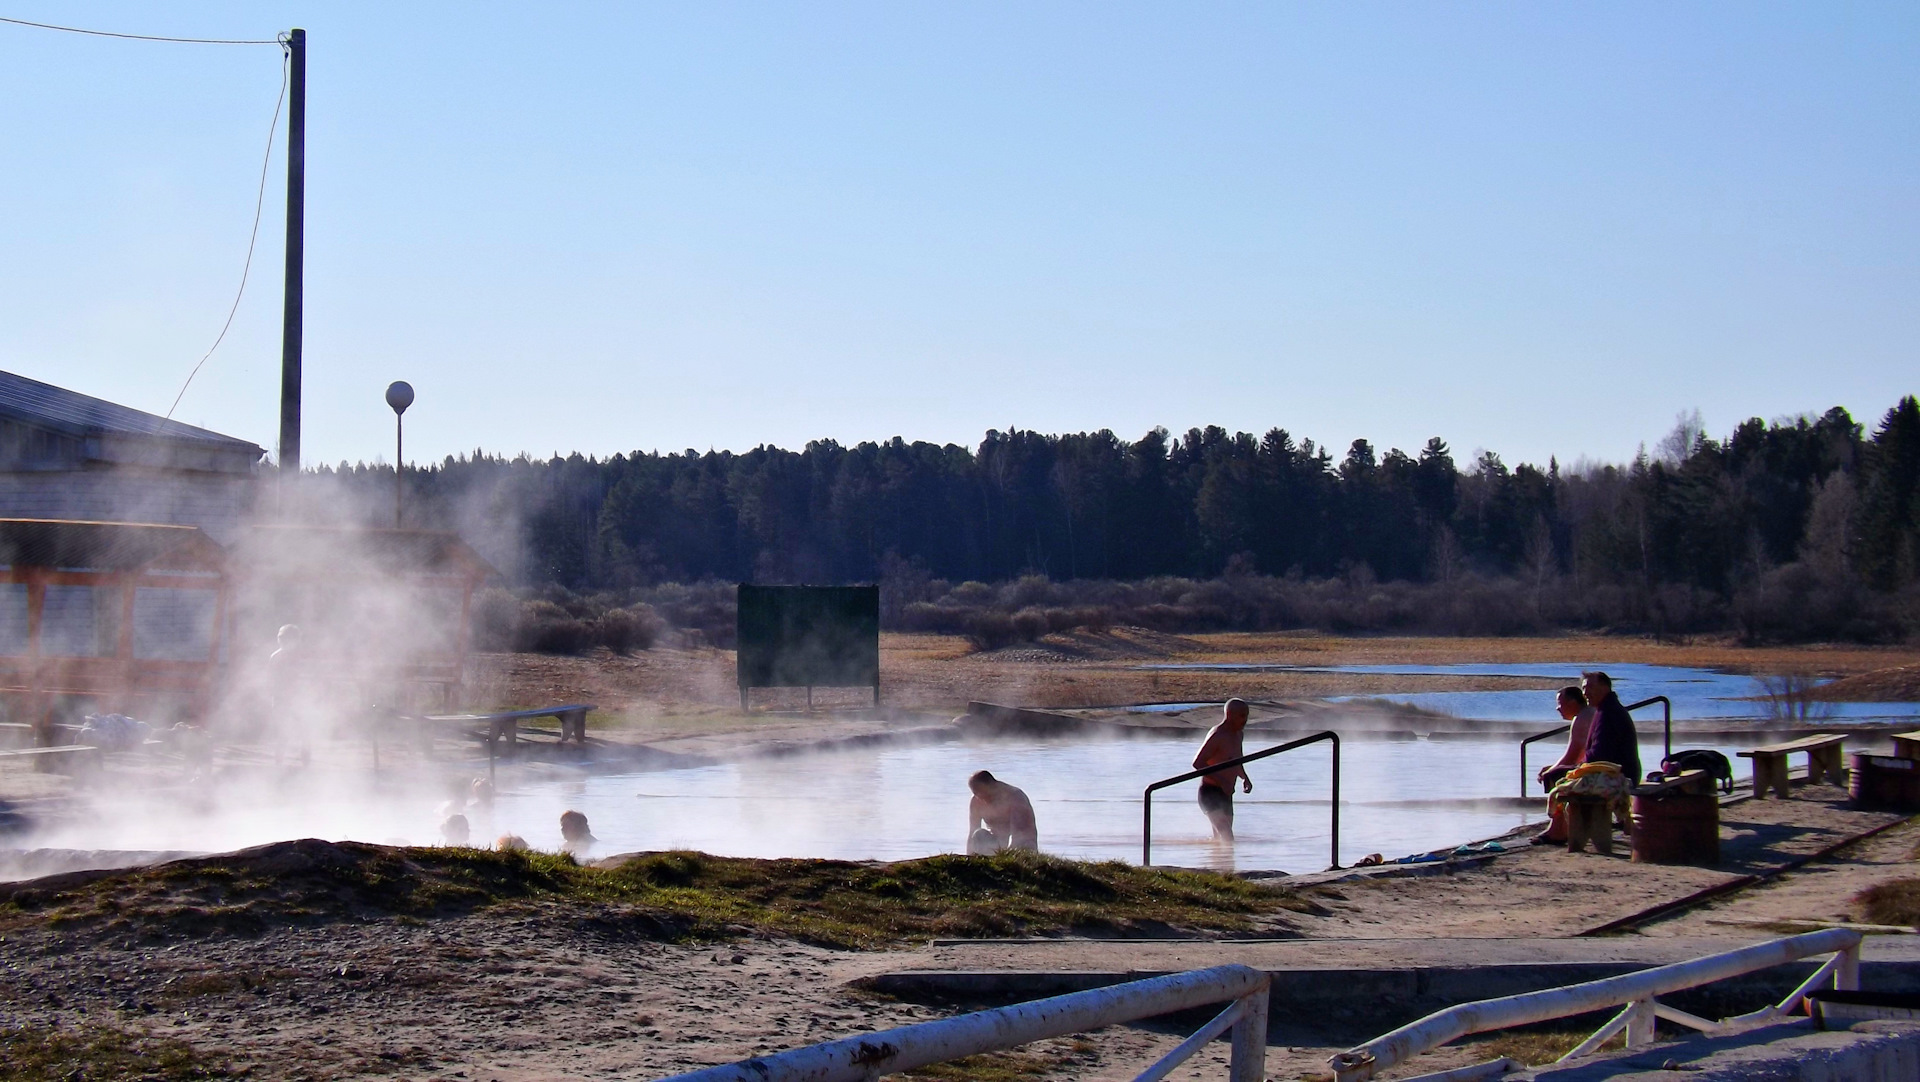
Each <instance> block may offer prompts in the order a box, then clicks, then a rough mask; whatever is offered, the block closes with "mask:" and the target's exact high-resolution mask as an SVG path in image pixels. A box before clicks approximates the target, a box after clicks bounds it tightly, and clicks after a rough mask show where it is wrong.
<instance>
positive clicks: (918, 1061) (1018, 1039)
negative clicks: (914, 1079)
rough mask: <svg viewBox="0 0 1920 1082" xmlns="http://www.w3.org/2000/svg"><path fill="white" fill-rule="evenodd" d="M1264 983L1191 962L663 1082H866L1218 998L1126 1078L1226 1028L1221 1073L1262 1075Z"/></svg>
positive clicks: (1169, 1062) (1176, 1059) (1248, 973)
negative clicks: (1216, 1008) (1209, 1013)
mask: <svg viewBox="0 0 1920 1082" xmlns="http://www.w3.org/2000/svg"><path fill="white" fill-rule="evenodd" d="M1269 983H1270V980H1269V978H1268V977H1267V975H1266V974H1265V973H1262V972H1260V971H1259V970H1257V969H1251V968H1249V967H1247V966H1238V965H1235V966H1215V967H1213V968H1212V969H1196V970H1193V971H1191V972H1188V973H1175V974H1172V975H1170V976H1165V977H1153V978H1151V979H1148V980H1143V981H1130V982H1128V983H1126V984H1116V985H1111V986H1109V987H1106V988H1095V989H1092V990H1090V991H1086V992H1075V993H1073V994H1071V995H1065V996H1055V997H1053V998H1052V999H1036V1000H1034V1001H1033V1002H1031V1003H1017V1004H1015V1005H1013V1006H1011V1007H1001V1008H999V1009H998V1010H991V1011H978V1012H975V1013H973V1014H963V1015H960V1016H959V1017H957V1018H946V1019H942V1020H940V1021H938V1022H922V1023H920V1024H919V1025H913V1026H902V1027H900V1028H899V1029H889V1030H882V1031H881V1032H879V1033H869V1034H867V1035H866V1036H863V1037H848V1038H846V1039H845V1040H839V1041H830V1042H828V1043H826V1044H816V1045H809V1046H808V1047H806V1048H796V1049H794V1050H792V1051H790V1052H777V1053H774V1054H773V1055H768V1056H756V1057H754V1058H753V1059H748V1060H741V1061H740V1062H739V1063H729V1064H726V1065H724V1066H720V1067H708V1068H706V1069H705V1070H700V1071H694V1072H692V1073H690V1074H683V1075H675V1076H673V1078H672V1080H670V1082H870V1080H872V1079H876V1078H879V1077H880V1076H881V1075H885V1074H892V1073H893V1072H895V1071H905V1070H910V1069H912V1068H914V1067H924V1066H926V1065H927V1064H929V1063H943V1062H945V1061H947V1060H951V1059H959V1058H960V1057H962V1056H971V1055H976V1054H978V1053H981V1052H997V1051H1000V1050H1002V1049H1007V1048H1016V1047H1018V1046H1020V1045H1023V1044H1028V1043H1030V1042H1033V1041H1038V1040H1044V1039H1046V1038H1048V1037H1064V1036H1066V1035H1067V1034H1069V1033H1083V1032H1085V1031H1087V1030H1091V1029H1099V1028H1100V1027H1102V1026H1112V1025H1119V1024H1121V1023H1124V1022H1137V1021H1139V1020H1140V1019H1142V1018H1152V1017H1154V1016H1156V1015H1162V1014H1171V1013H1173V1012H1174V1011H1184V1010H1191V1009H1192V1008H1195V1007H1204V1006H1206V1005H1207V1004H1209V1003H1219V1002H1221V1001H1222V1000H1232V1001H1233V1002H1232V1004H1231V1005H1229V1006H1228V1007H1227V1009H1226V1010H1224V1011H1221V1012H1220V1013H1219V1014H1218V1015H1216V1016H1215V1017H1214V1019H1213V1021H1211V1022H1208V1023H1207V1024H1206V1025H1204V1026H1202V1027H1200V1029H1199V1031H1197V1032H1196V1033H1194V1035H1193V1036H1191V1037H1188V1038H1187V1039H1186V1040H1185V1041H1182V1042H1181V1043H1180V1046H1179V1047H1177V1048H1175V1049H1174V1050H1173V1051H1171V1052H1168V1053H1167V1054H1166V1055H1165V1056H1162V1057H1161V1058H1160V1060H1159V1061H1158V1062H1157V1063H1155V1064H1154V1065H1153V1066H1151V1067H1149V1068H1147V1070H1146V1072H1145V1073H1144V1074H1141V1075H1140V1076H1139V1078H1137V1079H1135V1082H1157V1080H1158V1079H1161V1078H1164V1077H1166V1075H1167V1072H1169V1071H1171V1070H1173V1068H1175V1067H1177V1066H1179V1065H1180V1064H1181V1063H1182V1062H1184V1061H1185V1060H1186V1059H1187V1058H1188V1057H1190V1056H1192V1055H1193V1054H1194V1053H1195V1052H1198V1051H1199V1050H1200V1049H1201V1048H1202V1047H1204V1046H1205V1045H1206V1043H1207V1042H1208V1041H1211V1040H1213V1039H1214V1038H1216V1037H1218V1036H1220V1035H1221V1034H1222V1033H1225V1032H1226V1031H1227V1030H1229V1029H1231V1030H1232V1031H1233V1038H1232V1039H1233V1058H1232V1064H1231V1066H1230V1068H1229V1070H1228V1075H1227V1077H1228V1078H1229V1080H1230V1082H1261V1079H1262V1078H1263V1077H1264V1076H1265V1067H1266V1058H1267V986H1268V984H1269Z"/></svg>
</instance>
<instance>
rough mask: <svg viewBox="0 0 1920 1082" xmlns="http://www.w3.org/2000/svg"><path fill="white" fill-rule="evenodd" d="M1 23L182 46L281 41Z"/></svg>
mask: <svg viewBox="0 0 1920 1082" xmlns="http://www.w3.org/2000/svg"><path fill="white" fill-rule="evenodd" d="M0 23H12V24H14V25H15V26H33V27H38V28H39V29H41V30H60V31H63V32H65V33H68V34H91V35H93V36H94V37H98V38H125V39H127V40H129V41H172V42H178V43H180V44H182V45H278V44H280V41H279V39H277V38H276V39H272V40H267V41H253V40H241V39H238V38H166V37H158V36H156V35H153V34H119V33H115V32H114V31H111V30H86V29H82V28H81V27H78V26H55V25H54V24H53V23H36V22H29V21H27V20H26V19H9V18H7V17H6V16H5V15H0Z"/></svg>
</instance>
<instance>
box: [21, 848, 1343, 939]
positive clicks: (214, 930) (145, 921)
mask: <svg viewBox="0 0 1920 1082" xmlns="http://www.w3.org/2000/svg"><path fill="white" fill-rule="evenodd" d="M503 904H541V905H555V906H563V907H565V906H571V907H575V908H576V909H577V910H579V912H580V913H581V915H582V917H583V918H588V919H592V920H595V921H599V922H612V923H615V924H618V925H619V926H620V927H621V929H622V930H623V931H624V932H625V933H626V934H631V935H636V936H640V937H643V938H649V939H661V940H700V939H718V938H726V937H730V936H733V935H738V934H741V933H742V932H747V931H765V932H773V933H777V934H781V935H787V936H792V937H794V938H797V939H800V940H802V941H805V942H810V943H816V944H820V945H824V946H832V947H847V948H864V949H873V948H880V947H887V946H892V945H896V944H901V943H907V942H913V941H919V940H925V939H928V938H931V937H935V936H954V937H982V936H1007V935H1033V934H1057V933H1064V932H1069V931H1077V932H1084V933H1093V934H1116V935H1117V934H1141V933H1154V934H1165V933H1168V932H1175V933H1177V932H1179V931H1181V930H1194V931H1198V930H1206V931H1211V932H1215V933H1219V932H1226V933H1234V932H1245V931H1249V930H1251V929H1252V927H1253V918H1254V917H1255V916H1257V915H1260V914H1263V913H1269V912H1272V911H1275V910H1281V909H1292V910H1296V911H1312V910H1314V909H1315V908H1317V906H1316V903H1314V902H1313V901H1312V900H1311V899H1310V898H1306V897H1303V896H1300V895H1296V894H1294V893H1292V892H1289V891H1287V890H1285V889H1284V888H1276V887H1270V886H1265V885H1257V884H1253V883H1248V882H1246V881H1244V880H1241V879H1237V878H1234V877H1232V876H1226V875H1217V874H1213V873H1207V872H1188V871H1175V870H1170V869H1161V868H1136V867H1133V866H1132V865H1128V864H1123V863H1120V862H1117V861H1114V862H1107V863H1100V864H1085V863H1080V862H1076V861H1069V860H1060V859H1058V858H1054V857H1047V856H1043V855H1040V854H1037V853H1018V852H1016V853H1003V854H1000V855H997V856H993V857H962V856H936V857H927V858H924V859H920V860H909V861H900V862H897V863H893V864H879V863H862V862H851V861H836V860H803V859H791V860H751V859H744V858H733V857H714V856H708V855H707V854H704V853H693V852H672V853H651V854H645V855H642V856H639V857H636V858H634V859H632V860H629V861H627V862H626V863H624V864H621V865H619V866H618V867H615V868H612V869H601V868H587V867H581V866H580V865H578V864H575V863H574V862H573V860H572V859H571V858H569V857H566V856H561V855H554V854H547V853H532V852H506V853H499V852H492V851H489V850H481V849H464V848H433V849H402V848H393V847H388V846H379V845H367V844H363V843H357V842H343V843H337V844H336V843H330V842H322V841H315V840H311V839H309V840H305V841H298V842H281V843H276V844H274V845H269V846H261V847H259V848H257V849H252V850H247V851H245V852H242V853H236V854H229V855H226V856H221V857H208V858H198V859H193V860H183V861H175V862H173V863H171V864H164V865H161V866H159V867H157V868H148V869H139V870H132V871H122V872H106V873H83V874H81V875H78V876H71V877H62V878H60V879H57V880H55V881H52V882H46V881H42V882H41V883H38V884H34V883H28V884H19V885H9V886H0V927H4V926H6V925H8V924H12V923H17V922H44V923H46V924H49V925H52V926H54V927H84V928H88V929H94V930H100V931H105V932H110V933H129V934H151V933H165V934H184V935H210V934H240V935H253V934H258V933H260V932H262V931H264V930H266V929H268V928H270V927H273V926H276V925H284V924H318V923H326V922H329V921H341V920H367V919H381V918H400V919H431V918H433V917H436V916H447V915H454V914H459V913H464V912H470V911H472V910H475V909H479V908H483V907H487V906H495V905H503Z"/></svg>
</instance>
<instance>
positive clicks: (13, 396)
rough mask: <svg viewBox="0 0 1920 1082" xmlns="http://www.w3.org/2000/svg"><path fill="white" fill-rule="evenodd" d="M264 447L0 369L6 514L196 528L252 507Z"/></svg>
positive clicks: (1, 513) (239, 519) (229, 531)
mask: <svg viewBox="0 0 1920 1082" xmlns="http://www.w3.org/2000/svg"><path fill="white" fill-rule="evenodd" d="M263 454H265V452H264V451H262V450H261V448H260V446H259V445H258V444H254V443H249V442H247V441H246V440H240V439H234V438H233V437H231V436H222V435H220V434H219V433H217V432H209V431H207V430H206V429H204V428H195V427H193V426H192V425H187V424H181V423H180V422H178V421H169V420H167V419H165V418H163V417H156V416H154V415H153V414H151V413H143V412H141V411H140V410H136V409H130V408H128V407H126V406H121V405H116V404H114V403H112V402H108V401H105V400H103V399H99V398H93V397H91V396H89V395H84V394H80V393H78V392H76V391H69V390H66V389H65V388H61V387H55V386H53V385H52V384H48V383H41V382H39V381H38V380H31V379H27V378H26V377H25V376H17V375H14V374H13V373H11V372H0V518H32V519H79V520H84V521H92V522H151V523H159V524H163V525H176V526H198V527H200V528H201V529H203V530H205V531H206V532H207V534H208V535H209V536H211V537H212V538H213V539H214V540H216V541H219V542H221V543H222V544H232V543H233V542H234V541H236V540H238V539H239V537H240V531H241V527H242V524H243V523H244V522H245V521H246V519H247V517H248V515H249V513H250V512H251V511H252V508H253V501H254V492H255V488H256V475H257V472H258V470H259V465H260V459H261V456H262V455H263Z"/></svg>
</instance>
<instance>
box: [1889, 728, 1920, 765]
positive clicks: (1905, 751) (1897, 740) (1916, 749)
mask: <svg viewBox="0 0 1920 1082" xmlns="http://www.w3.org/2000/svg"><path fill="white" fill-rule="evenodd" d="M1893 755H1894V758H1896V759H1920V729H1915V730H1914V731H1913V732H1910V733H1895V734H1893Z"/></svg>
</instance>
